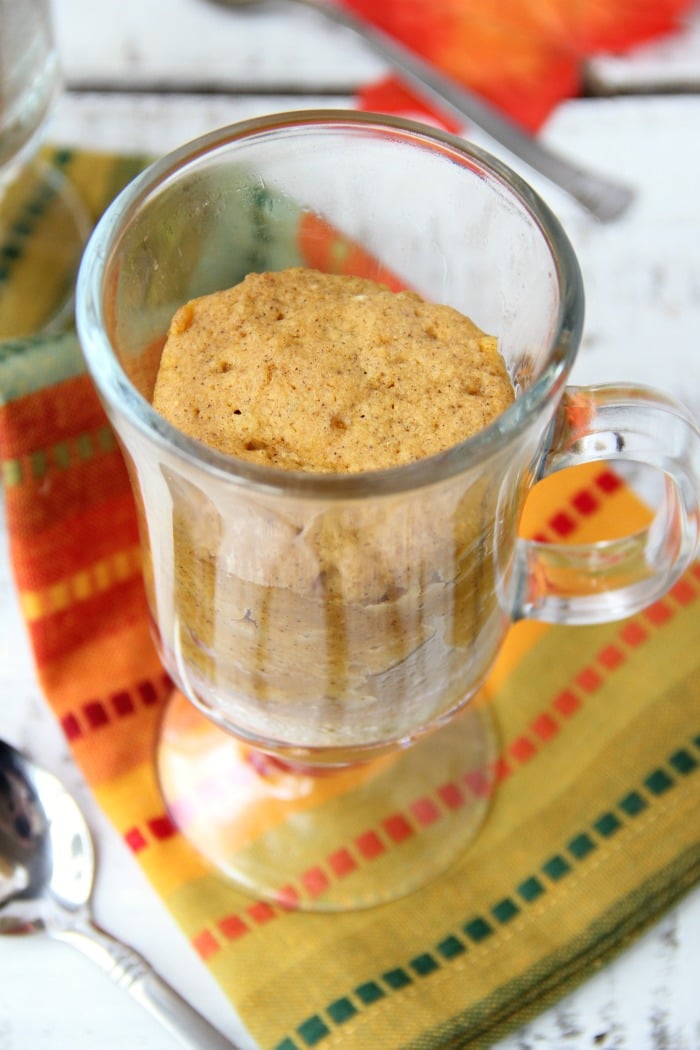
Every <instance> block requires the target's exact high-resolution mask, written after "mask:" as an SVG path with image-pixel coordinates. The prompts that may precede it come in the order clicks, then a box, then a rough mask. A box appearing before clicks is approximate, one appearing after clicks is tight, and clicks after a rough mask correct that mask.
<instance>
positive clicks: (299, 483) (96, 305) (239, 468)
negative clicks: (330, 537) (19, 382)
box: [76, 109, 584, 498]
mask: <svg viewBox="0 0 700 1050" xmlns="http://www.w3.org/2000/svg"><path fill="white" fill-rule="evenodd" d="M302 127H315V128H319V127H326V128H328V129H329V130H330V129H335V130H339V129H343V128H347V129H351V128H359V129H367V130H369V129H374V130H375V131H376V132H390V133H393V134H394V135H398V136H403V137H404V138H406V139H410V140H412V141H417V142H423V143H425V144H427V145H431V146H432V147H436V146H437V147H438V148H439V149H442V150H443V151H444V152H445V154H446V155H447V156H452V157H453V158H454V159H455V160H460V159H461V160H463V161H467V162H468V163H470V164H472V165H476V166H478V167H479V168H481V169H483V170H485V171H486V172H488V173H489V175H490V177H492V178H493V179H495V180H496V181H498V182H499V183H501V184H502V185H504V186H505V187H507V189H508V190H509V191H510V193H511V194H512V195H513V196H514V197H515V198H516V199H517V200H518V202H519V203H520V205H521V207H522V208H523V210H524V211H525V212H527V213H528V215H529V217H530V218H531V219H532V220H533V221H534V223H535V225H536V226H537V227H538V228H539V230H540V232H541V233H542V236H543V238H544V240H545V241H546V242H547V244H548V247H549V250H550V253H551V258H552V262H553V266H554V269H555V271H556V273H555V277H556V280H557V282H558V286H559V290H560V299H559V309H558V316H557V318H556V323H555V325H554V329H553V333H552V338H551V340H550V346H549V349H548V353H547V357H546V363H545V366H544V367H543V368H542V370H541V372H540V374H539V376H538V377H537V379H536V380H535V382H534V383H533V384H532V386H531V387H529V388H528V389H527V390H526V391H524V392H523V393H522V394H521V395H519V396H518V397H516V399H515V401H514V402H513V404H512V405H510V406H509V407H508V408H507V409H506V410H505V411H504V412H503V413H502V414H501V415H500V416H499V417H498V419H497V420H495V421H494V422H493V423H492V424H490V425H489V426H488V427H485V428H484V429H483V430H481V431H479V433H477V434H475V435H473V436H472V437H469V438H467V439H465V440H464V441H462V442H460V443H459V444H457V445H453V446H451V447H450V448H448V449H446V450H445V451H443V452H439V453H437V454H435V455H433V456H429V457H426V458H424V459H420V460H416V461H414V462H412V463H407V464H402V465H400V466H396V467H389V468H385V469H382V470H373V471H364V472H358V473H353V474H331V473H320V472H307V471H291V470H281V469H280V468H277V467H268V466H263V465H260V464H256V463H252V462H250V461H248V460H243V459H238V458H236V457H235V456H232V455H229V454H225V453H222V452H218V451H217V450H216V449H213V448H211V447H209V446H207V445H204V444H202V443H201V442H199V441H197V440H196V439H194V438H190V437H188V436H187V435H186V434H184V433H183V432H182V431H180V430H178V429H177V428H176V427H174V426H172V424H170V423H168V421H167V420H166V419H164V417H163V416H161V415H160V414H159V413H158V412H156V410H155V409H154V408H153V407H152V405H151V404H150V403H149V402H148V401H147V400H146V398H144V397H143V396H142V395H141V394H140V393H139V392H138V390H137V389H136V388H135V387H134V386H133V384H132V383H131V382H130V380H129V379H128V377H127V375H126V373H125V372H124V371H123V369H122V367H121V365H120V364H119V361H118V358H117V356H116V353H115V352H114V350H113V348H112V345H111V343H110V340H109V338H108V335H107V328H106V325H105V317H104V309H103V304H104V300H105V288H104V280H103V278H104V274H105V273H106V270H107V267H108V265H109V260H110V257H111V255H112V253H113V252H114V250H115V248H116V246H117V244H118V242H119V238H120V233H121V231H122V229H123V228H124V226H125V224H126V223H128V221H129V219H130V217H131V216H134V215H135V214H136V213H137V212H138V211H139V210H140V208H141V206H142V205H143V204H144V203H145V202H146V201H147V200H148V198H149V197H151V196H152V195H153V194H154V193H155V192H157V191H158V190H159V188H160V187H162V186H163V185H164V184H165V183H167V182H168V181H169V180H170V179H171V178H172V177H173V176H175V175H176V174H177V173H178V171H180V170H181V169H183V168H184V167H186V166H187V165H188V164H189V163H191V162H193V161H195V160H197V159H198V158H200V157H202V156H203V155H205V154H208V153H210V152H214V151H215V150H217V149H220V148H222V147H224V146H227V145H230V144H232V143H234V142H236V141H239V140H244V139H252V138H254V137H256V136H260V135H269V134H270V133H272V132H277V131H283V130H285V129H292V128H302ZM583 312H584V293H583V282H582V277H581V272H580V268H579V265H578V261H577V259H576V256H575V253H574V250H573V248H572V246H571V244H570V242H569V239H568V237H567V236H566V234H565V232H564V230H563V228H562V226H561V224H560V222H559V220H558V219H557V218H556V216H555V215H554V213H553V212H552V211H551V209H550V208H549V206H548V205H547V204H546V203H545V202H544V201H543V200H542V199H541V197H540V196H539V195H538V194H537V193H536V192H535V191H534V190H533V189H532V188H531V187H530V186H529V185H528V184H527V182H525V180H524V179H522V178H521V177H520V176H519V175H518V174H517V173H515V172H513V171H512V170H511V169H510V168H508V167H507V165H505V164H503V163H502V162H501V161H499V160H498V159H497V158H495V157H493V156H492V155H491V154H489V153H487V152H486V151H485V150H483V149H481V148H480V147H478V146H475V145H473V144H472V143H468V142H466V141H464V140H463V139H461V138H459V137H457V136H455V135H451V134H450V133H448V132H444V131H441V130H438V129H435V128H433V127H432V126H428V125H425V124H422V123H419V122H417V121H412V120H407V119H405V118H402V117H391V116H387V115H384V114H375V113H369V112H363V111H358V110H349V111H346V110H335V109H327V110H326V109H316V110H300V111H297V110H293V111H289V112H283V113H275V114H267V115H265V116H261V117H255V118H252V119H250V120H245V121H240V122H238V123H236V124H231V125H228V126H225V127H222V128H218V129H217V130H215V131H212V132H209V133H207V134H205V135H202V136H199V137H198V138H196V139H193V140H192V141H191V142H188V143H185V144H184V145H183V146H180V147H179V148H178V149H176V150H173V151H172V152H170V153H168V154H166V155H165V156H164V157H162V158H161V159H159V160H157V161H155V162H153V163H152V164H150V165H149V166H148V167H147V168H146V169H145V170H144V171H143V172H142V173H141V174H140V175H138V176H137V177H136V178H135V179H134V180H133V181H132V182H131V183H129V185H128V186H127V187H126V188H125V189H124V190H122V192H121V193H120V194H119V196H118V197H117V198H116V199H115V200H114V201H113V202H112V204H111V205H110V206H109V208H108V209H107V210H106V211H105V213H104V215H103V216H102V218H101V219H100V221H99V222H98V224H97V226H96V228H95V231H94V232H93V235H92V237H91V239H90V241H89V242H88V245H87V248H86V250H85V253H84V255H83V259H82V263H81V267H80V272H79V275H78V282H77V297H76V322H77V329H78V335H79V338H80V343H81V347H82V352H83V356H84V358H85V361H86V364H87V367H88V371H89V372H90V375H91V377H92V379H93V381H94V383H95V385H96V387H97V390H98V392H99V394H100V396H101V397H102V399H103V402H104V403H105V406H106V408H107V412H108V415H110V416H113V415H114V414H115V413H121V414H122V415H123V416H125V417H126V418H127V419H128V421H129V422H130V423H131V425H132V426H133V427H135V428H136V429H137V430H138V431H140V432H141V433H142V434H143V435H144V436H147V437H148V438H150V439H151V440H152V441H154V442H155V443H156V444H159V445H161V446H162V447H164V448H167V449H169V450H170V452H171V453H173V454H175V455H176V456H177V457H179V458H181V459H184V460H187V461H189V462H190V463H191V464H192V465H196V466H198V467H199V468H204V469H205V470H207V471H208V472H210V473H212V474H216V475H219V476H220V477H222V478H228V479H229V481H231V482H235V483H238V484H242V485H249V486H251V487H254V488H258V489H264V490H267V491H269V492H278V493H286V494H291V493H295V494H297V495H299V496H304V495H306V496H309V497H339V496H343V497H346V498H357V497H362V496H367V495H373V494H388V493H393V492H401V491H406V490H409V489H415V488H422V487H425V486H426V485H432V484H434V483H436V482H438V481H441V480H445V479H447V478H449V477H452V476H454V475H455V474H458V473H460V472H462V471H464V470H466V469H469V468H470V467H473V466H475V465H476V464H478V463H481V462H484V461H486V460H487V459H488V458H489V457H490V456H492V455H493V454H495V453H496V452H497V451H499V450H501V449H502V448H503V446H504V445H507V444H508V443H510V442H512V441H514V440H516V439H517V437H518V435H519V434H520V433H521V432H522V431H523V430H525V429H526V428H527V427H528V426H529V425H530V423H531V422H532V420H533V419H534V418H535V417H536V416H538V415H539V413H540V412H542V411H543V409H544V406H545V404H546V403H548V402H549V403H555V402H556V401H557V400H558V397H559V395H560V393H561V391H562V390H563V387H564V384H565V382H566V379H567V376H568V374H569V372H570V371H571V368H572V366H573V363H574V360H575V358H576V353H577V350H578V345H579V341H580V335H581V331H582V327H583Z"/></svg>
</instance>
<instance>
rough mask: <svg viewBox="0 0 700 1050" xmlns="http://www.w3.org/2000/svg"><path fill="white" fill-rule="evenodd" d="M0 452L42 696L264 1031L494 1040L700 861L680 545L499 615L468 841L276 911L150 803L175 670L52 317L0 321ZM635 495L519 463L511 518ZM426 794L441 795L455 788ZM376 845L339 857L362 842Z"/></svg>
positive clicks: (532, 526)
mask: <svg viewBox="0 0 700 1050" xmlns="http://www.w3.org/2000/svg"><path fill="white" fill-rule="evenodd" d="M50 160H51V161H55V162H56V163H59V164H60V166H61V169H62V170H63V171H64V172H65V173H66V174H67V175H68V176H69V177H71V178H72V179H73V180H74V183H75V185H76V186H78V187H79V189H80V191H81V192H82V193H83V194H84V196H85V199H86V200H87V201H88V203H89V204H90V207H91V209H92V210H93V212H94V213H97V211H99V208H100V207H101V206H102V205H103V204H105V203H106V202H107V201H108V200H109V199H110V197H111V196H112V195H113V194H114V192H115V191H116V189H117V186H118V184H119V183H120V182H122V181H123V180H124V179H125V178H126V177H128V176H129V175H130V174H131V173H132V171H133V170H135V168H136V166H137V165H138V162H137V161H133V162H127V161H124V160H121V159H119V160H116V159H114V158H109V157H103V156H95V155H92V154H88V153H85V154H70V153H67V152H65V151H61V152H60V153H57V154H55V156H53V157H50ZM42 221H45V222H50V221H51V208H50V204H49V205H47V208H46V210H45V214H44V215H43V218H42ZM39 235H40V233H39V231H38V230H37V231H35V233H34V234H32V236H27V237H26V238H25V241H24V242H23V250H22V252H21V253H20V255H17V254H15V257H14V258H13V259H12V266H11V267H10V268H9V269H8V270H6V272H5V273H4V275H3V277H2V280H1V281H0V310H4V309H5V306H6V304H7V303H13V304H15V305H13V307H12V308H13V309H15V308H19V305H18V304H21V302H26V301H27V299H26V297H27V296H29V295H30V292H29V289H31V287H32V286H35V287H36V286H37V285H38V284H40V283H41V282H42V281H44V280H45V276H46V275H45V274H44V273H42V271H41V269H40V268H38V267H37V265H36V258H34V257H33V255H32V237H33V236H37V237H38V236H39ZM19 289H21V290H22V291H21V292H20V291H19ZM25 289H26V291H25ZM0 455H1V458H2V471H3V479H4V486H5V499H6V504H7V519H8V525H9V530H10V540H11V554H12V561H13V567H14V572H15V576H16V582H17V587H18V591H19V597H20V602H21V607H22V610H23V613H24V616H25V618H26V622H27V629H28V631H29V634H30V637H31V642H32V645H33V648H34V653H35V658H36V664H37V668H38V673H39V676H40V680H41V682H42V685H43V688H44V690H45V692H46V697H47V701H48V703H49V704H50V706H51V709H52V710H53V712H54V714H55V716H56V718H57V719H58V721H59V722H60V724H61V726H62V727H63V730H64V731H65V733H66V736H67V738H68V740H69V742H70V745H71V748H72V750H73V754H74V755H75V759H76V761H77V762H78V764H79V765H80V767H81V768H82V770H83V772H84V774H85V776H86V777H87V779H88V781H89V783H90V785H91V786H92V789H93V790H94V793H95V796H96V798H97V799H98V801H99V803H100V804H101V805H102V807H103V808H104V811H105V812H106V813H107V814H108V816H109V818H110V819H111V820H112V822H113V823H114V825H115V827H116V828H117V830H118V831H119V833H120V834H121V835H122V836H123V837H124V840H125V842H126V843H127V844H128V846H129V847H130V848H131V850H132V851H133V854H134V862H135V863H139V864H141V865H142V866H143V869H144V870H145V872H146V873H147V875H148V877H149V878H150V879H151V881H152V883H153V885H154V886H155V888H156V889H157V891H158V892H159V894H160V895H161V897H162V899H163V902H164V904H165V905H166V906H167V907H168V908H169V909H170V912H171V913H172V916H173V919H174V921H175V922H177V923H178V924H179V925H180V926H181V928H182V929H183V931H184V932H185V934H186V936H187V937H188V939H189V941H190V943H191V944H192V945H193V947H194V949H195V950H196V951H197V952H198V953H199V955H200V957H201V959H202V962H203V965H206V966H208V967H209V968H210V969H211V971H212V973H213V974H214V975H215V977H216V978H217V979H218V980H219V982H220V983H221V986H222V988H223V989H224V990H225V992H226V993H227V994H228V995H229V996H230V997H231V999H232V1001H233V1002H234V1003H235V1005H236V1007H237V1009H238V1010H239V1012H240V1014H241V1016H242V1018H243V1020H244V1021H245V1023H246V1024H247V1025H248V1027H249V1029H250V1031H251V1032H252V1034H253V1035H254V1036H255V1037H256V1038H257V1039H258V1040H259V1042H260V1045H261V1046H262V1047H264V1048H268V1050H305V1048H309V1047H316V1046H319V1047H321V1048H322V1050H330V1048H332V1047H342V1048H343V1050H354V1048H357V1050H367V1048H368V1047H381V1048H382V1050H391V1048H395V1047H408V1046H416V1047H418V1046H420V1047H421V1048H428V1047H436V1048H437V1047H439V1048H446V1047H457V1046H460V1047H464V1046H470V1047H481V1046H484V1047H485V1046H489V1045H491V1043H492V1042H493V1041H494V1040H495V1039H497V1038H498V1037H500V1036H502V1035H504V1034H505V1033H506V1032H508V1031H509V1030H512V1029H513V1028H515V1027H517V1026H519V1025H521V1024H523V1023H524V1022H526V1021H527V1020H528V1019H529V1018H531V1017H532V1016H533V1015H535V1014H537V1013H539V1012H540V1011H541V1010H542V1009H543V1008H544V1007H545V1006H547V1005H548V1004H549V1003H551V1002H552V1001H553V1000H555V999H556V998H558V997H559V996H561V995H563V994H564V993H566V992H567V991H568V990H570V989H571V988H572V987H573V986H575V985H576V984H577V983H578V982H580V981H581V980H582V979H583V978H584V977H586V976H587V975H588V974H589V973H590V972H591V971H592V970H593V969H595V968H597V967H599V966H600V965H601V964H603V963H604V962H605V961H606V960H607V959H609V958H610V957H611V956H612V955H613V954H614V953H615V952H617V951H619V950H620V949H621V948H623V947H624V946H625V945H626V944H627V943H628V941H629V940H630V938H631V937H633V936H634V935H636V934H637V933H638V932H639V931H640V930H642V929H643V928H644V927H645V926H646V925H647V924H648V923H650V922H652V921H654V920H655V919H656V918H657V917H658V916H659V915H660V914H661V913H662V911H663V910H664V909H665V908H667V907H668V905H669V904H671V903H672V902H673V901H674V900H676V899H678V898H679V897H680V895H681V894H682V893H683V892H684V891H685V890H686V889H687V888H688V887H689V886H691V885H692V884H693V883H694V882H695V881H696V880H697V878H698V875H699V874H700V836H699V833H698V819H697V818H698V801H699V800H700V772H699V765H700V656H699V654H698V647H697V638H698V627H699V626H700V569H698V567H695V568H693V570H691V571H689V572H688V573H687V574H686V575H685V576H684V577H683V578H682V579H681V580H680V581H679V582H678V583H677V584H676V586H675V587H674V588H673V590H672V591H671V593H670V594H669V595H668V596H667V597H665V598H664V599H663V600H662V601H660V602H658V603H657V604H655V605H654V606H653V607H651V608H650V609H648V610H647V611H646V612H644V613H642V614H640V615H638V616H635V617H633V618H631V619H630V620H627V621H625V622H622V623H616V624H611V625H605V626H600V627H594V628H585V629H584V628H563V627H543V626H539V625H533V624H520V625H518V626H516V627H514V628H513V629H512V630H511V632H510V634H509V636H508V639H507V641H506V645H505V648H504V650H503V652H502V654H501V657H500V658H499V661H498V663H497V665H496V667H495V668H494V671H493V673H492V675H491V677H490V679H489V682H488V684H487V686H486V688H485V690H484V692H483V696H482V697H481V701H482V702H484V703H489V704H491V705H492V709H493V712H494V715H495V718H496V721H497V725H498V730H499V735H500V753H499V759H498V762H497V764H496V767H495V770H494V773H495V776H496V780H497V788H496V792H495V796H494V799H493V803H492V806H491V810H490V813H489V816H488V818H487V821H486V824H485V826H484V828H483V831H482V833H481V834H480V836H479V837H478V839H477V841H476V842H475V844H474V845H473V847H472V848H471V849H470V850H469V851H468V852H467V853H466V854H465V855H464V857H463V858H462V859H461V860H460V861H459V862H458V863H457V864H455V865H454V867H453V868H452V869H451V870H450V871H449V872H447V873H446V874H444V875H442V876H441V877H440V878H438V879H437V880H435V881H434V882H433V883H432V884H431V885H430V886H428V887H426V888H425V889H422V890H420V891H418V892H416V893H414V894H412V895H410V896H408V897H406V898H404V899H403V900H400V901H398V902H396V903H392V904H387V905H383V906H381V907H379V908H375V909H370V910H367V911H360V912H354V913H349V914H330V915H329V914H309V913H304V912H299V911H290V910H288V909H285V908H282V907H278V906H275V905H271V904H269V903H265V902H262V901H256V900H253V899H250V898H247V897H245V896H243V895H242V894H241V893H239V892H237V891H236V890H234V889H233V888H231V886H230V885H228V884H227V883H226V882H224V881H222V879H221V878H219V877H218V876H217V875H215V874H214V873H213V872H212V871H210V870H208V869H207V867H206V865H205V864H204V863H203V862H202V861H201V860H200V859H199V857H198V856H196V855H195V853H194V852H193V851H192V849H191V847H190V846H189V845H188V843H187V842H185V841H184V839H183V838H182V837H181V836H180V834H179V833H178V832H177V831H176V830H175V828H174V827H173V825H172V823H171V822H170V820H169V818H168V816H167V813H166V812H165V809H164V805H163V802H162V800H161V797H160V795H159V792H158V788H157V784H156V778H155V773H154V767H153V753H154V746H155V739H156V733H157V729H158V722H159V718H160V716H161V713H162V709H163V704H164V703H165V701H166V700H167V698H168V696H169V694H170V692H171V684H170V682H169V680H168V679H167V677H166V676H165V675H164V674H163V672H162V670H161V668H160V665H159V663H158V659H157V657H156V654H155V652H154V649H153V647H152V644H151V641H150V637H149V630H148V623H147V612H146V605H145V600H144V594H143V586H142V579H141V573H140V560H139V553H138V545H137V534H136V524H135V517H134V509H133V504H132V498H131V493H130V490H129V486H128V480H127V476H126V472H125V469H124V465H123V462H122V459H121V455H120V453H119V451H118V449H117V447H116V445H115V442H114V439H113V436H112V433H111V431H110V429H109V427H108V425H107V422H106V419H105V417H104V415H103V413H102V410H101V408H100V406H99V403H98V401H97V398H96V396H95V394H94V391H93V388H92V385H91V382H90V380H89V379H88V377H87V376H86V375H85V373H84V370H83V365H82V360H81V357H80V353H79V350H78V347H77V343H76V339H75V336H74V335H73V334H72V333H67V334H64V335H62V336H56V337H45V338H43V339H41V338H35V339H31V340H25V341H14V342H5V343H3V344H0ZM644 516H645V511H644V509H643V508H642V507H641V506H640V505H639V504H638V502H637V500H636V499H635V498H634V496H633V495H632V494H631V493H630V492H629V491H628V490H627V489H626V488H625V487H624V485H622V484H621V482H620V480H619V478H617V477H616V476H615V474H614V473H612V472H611V471H610V470H609V469H607V468H606V467H605V466H600V465H598V466H592V467H588V468H585V469H582V470H578V471H576V472H565V473H563V474H561V475H559V476H556V477H555V478H553V479H551V480H550V482H549V483H548V484H547V485H543V486H538V488H537V489H536V490H535V493H534V494H533V498H532V499H531V501H530V503H529V505H528V509H527V515H526V520H525V522H524V523H523V531H524V533H525V534H527V535H531V536H541V537H543V538H549V539H554V538H559V539H561V538H568V539H570V540H574V541H579V540H587V539H590V538H592V537H595V536H597V535H600V534H601V532H604V530H605V528H606V524H608V523H610V522H614V523H615V524H616V526H617V527H618V528H619V526H620V523H623V522H624V523H627V524H628V525H629V527H630V529H631V528H634V527H635V525H636V524H639V523H640V522H641V521H642V520H643V519H644ZM458 787H459V790H461V791H462V792H465V793H466V792H468V791H476V792H478V791H479V790H480V789H481V788H480V785H479V784H478V783H475V782H472V783H465V784H461V785H459V786H458ZM432 804H433V805H434V807H435V809H436V812H437V814H438V817H439V816H440V814H441V813H443V812H447V809H448V808H449V806H450V798H449V796H447V795H444V796H443V797H441V798H436V799H434V800H432ZM441 807H442V808H441ZM369 830H376V829H372V828H370V829H369ZM351 845H354V846H356V845H357V843H354V844H351ZM384 847H385V848H386V849H389V848H400V846H398V845H397V844H396V843H393V844H392V843H391V842H389V841H384ZM378 855H379V854H377V852H376V851H372V850H369V849H368V850H366V851H365V852H364V853H363V852H362V851H358V852H357V856H356V859H357V861H358V863H362V864H365V865H368V866H371V865H372V864H378V863H379V862H378V860H377V857H378ZM323 864H324V861H323V858H320V866H321V868H323ZM325 871H326V875H327V877H328V878H333V877H335V874H334V872H333V871H332V870H330V869H328V868H326V869H325Z"/></svg>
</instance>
